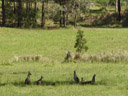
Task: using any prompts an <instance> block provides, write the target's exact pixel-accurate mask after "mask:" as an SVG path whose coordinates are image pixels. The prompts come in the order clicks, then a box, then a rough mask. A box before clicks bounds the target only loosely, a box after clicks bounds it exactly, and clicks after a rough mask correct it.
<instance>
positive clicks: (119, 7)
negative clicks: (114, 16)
mask: <svg viewBox="0 0 128 96" xmlns="http://www.w3.org/2000/svg"><path fill="white" fill-rule="evenodd" d="M118 19H119V21H120V20H121V3H120V0H118Z"/></svg>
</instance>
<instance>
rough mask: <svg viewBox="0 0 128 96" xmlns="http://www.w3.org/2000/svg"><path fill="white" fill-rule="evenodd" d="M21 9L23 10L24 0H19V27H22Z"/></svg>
mask: <svg viewBox="0 0 128 96" xmlns="http://www.w3.org/2000/svg"><path fill="white" fill-rule="evenodd" d="M21 11H22V1H21V0H18V24H17V26H18V27H21V21H22V15H21Z"/></svg>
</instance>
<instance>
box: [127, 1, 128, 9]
mask: <svg viewBox="0 0 128 96" xmlns="http://www.w3.org/2000/svg"><path fill="white" fill-rule="evenodd" d="M127 10H128V0H127Z"/></svg>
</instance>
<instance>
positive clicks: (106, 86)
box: [0, 28, 128, 96]
mask: <svg viewBox="0 0 128 96" xmlns="http://www.w3.org/2000/svg"><path fill="white" fill-rule="evenodd" d="M81 29H82V30H84V31H85V32H84V34H85V37H86V38H87V40H88V43H87V45H88V47H89V50H88V52H87V53H86V54H95V53H100V52H111V51H116V50H128V40H127V37H128V32H127V31H128V29H118V28H115V29H111V28H110V29H109V28H81ZM76 32H77V30H76V29H73V28H72V29H57V30H42V29H34V30H32V29H13V28H0V96H127V95H128V76H127V74H128V70H127V69H128V65H127V63H118V64H115V63H98V62H97V63H96V62H95V63H82V62H77V63H63V64H62V63H61V62H62V61H63V60H64V57H65V55H66V52H67V51H68V50H71V51H72V52H73V53H75V49H74V48H73V47H74V43H75V39H76V38H75V37H76ZM38 54H39V55H42V56H43V57H46V58H48V63H46V62H12V63H8V60H10V59H11V58H12V57H13V56H15V55H16V56H25V55H38ZM73 70H76V71H77V75H78V77H79V78H81V77H84V79H85V80H91V78H92V76H93V74H94V73H95V74H96V84H95V85H84V86H83V85H80V84H73ZM28 71H31V73H32V76H31V82H32V84H31V85H29V86H26V85H24V80H25V78H26V75H27V72H28ZM41 75H43V77H44V78H43V80H44V83H43V84H42V85H40V86H37V85H36V84H35V81H36V80H38V79H39V78H40V76H41ZM53 83H55V85H53Z"/></svg>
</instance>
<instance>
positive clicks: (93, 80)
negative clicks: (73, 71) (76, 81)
mask: <svg viewBox="0 0 128 96" xmlns="http://www.w3.org/2000/svg"><path fill="white" fill-rule="evenodd" d="M95 77H96V75H95V74H94V75H93V77H92V80H91V81H86V82H85V84H94V83H95Z"/></svg>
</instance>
